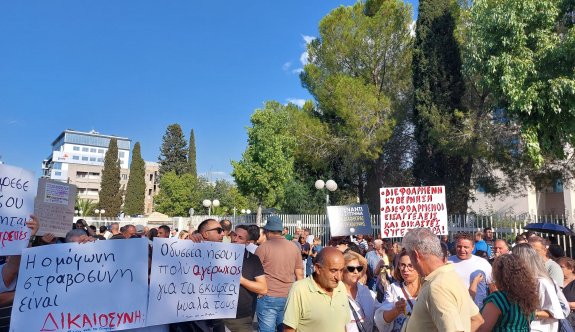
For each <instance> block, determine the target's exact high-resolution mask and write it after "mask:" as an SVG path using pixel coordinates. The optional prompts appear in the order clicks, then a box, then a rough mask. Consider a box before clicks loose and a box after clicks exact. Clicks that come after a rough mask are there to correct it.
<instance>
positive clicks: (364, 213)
mask: <svg viewBox="0 0 575 332" xmlns="http://www.w3.org/2000/svg"><path fill="white" fill-rule="evenodd" d="M327 218H328V219H329V228H330V233H331V236H342V235H355V234H371V219H370V216H369V208H368V207H367V205H341V206H328V207H327Z"/></svg>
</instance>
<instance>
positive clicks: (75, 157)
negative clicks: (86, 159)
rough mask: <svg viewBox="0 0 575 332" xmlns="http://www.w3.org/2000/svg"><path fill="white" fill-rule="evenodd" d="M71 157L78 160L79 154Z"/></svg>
mask: <svg viewBox="0 0 575 332" xmlns="http://www.w3.org/2000/svg"><path fill="white" fill-rule="evenodd" d="M72 159H74V160H80V156H72Z"/></svg>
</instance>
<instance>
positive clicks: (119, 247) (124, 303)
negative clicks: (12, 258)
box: [10, 239, 148, 332]
mask: <svg viewBox="0 0 575 332" xmlns="http://www.w3.org/2000/svg"><path fill="white" fill-rule="evenodd" d="M147 295H148V241H147V240H146V239H129V240H113V241H110V240H109V241H96V242H93V243H87V244H77V243H66V244H53V245H46V246H41V247H34V248H30V249H26V250H24V251H23V253H22V260H21V263H20V273H19V276H18V285H17V288H16V296H15V298H14V304H13V307H12V317H11V321H10V331H13V332H29V331H86V332H88V331H115V330H125V329H131V328H138V327H143V326H145V321H146V304H147V300H148V299H147Z"/></svg>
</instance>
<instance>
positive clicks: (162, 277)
mask: <svg viewBox="0 0 575 332" xmlns="http://www.w3.org/2000/svg"><path fill="white" fill-rule="evenodd" d="M244 251H245V246H244V245H239V244H230V243H218V242H202V243H194V242H192V241H190V240H177V239H160V238H154V250H153V256H152V273H151V276H150V296H149V300H148V303H149V304H148V320H147V325H159V324H166V323H174V322H183V321H193V320H206V319H217V318H235V317H236V310H237V304H238V294H239V288H240V276H241V273H242V265H243V258H244Z"/></svg>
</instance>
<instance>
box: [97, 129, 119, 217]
mask: <svg viewBox="0 0 575 332" xmlns="http://www.w3.org/2000/svg"><path fill="white" fill-rule="evenodd" d="M98 205H99V208H100V209H104V210H105V211H106V212H105V213H104V216H106V217H116V216H117V215H118V214H119V213H120V209H121V207H122V194H121V192H120V163H119V161H118V142H117V141H116V139H115V138H112V139H110V145H109V146H108V151H106V156H105V157H104V169H103V170H102V182H101V183H100V202H99V203H98Z"/></svg>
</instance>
